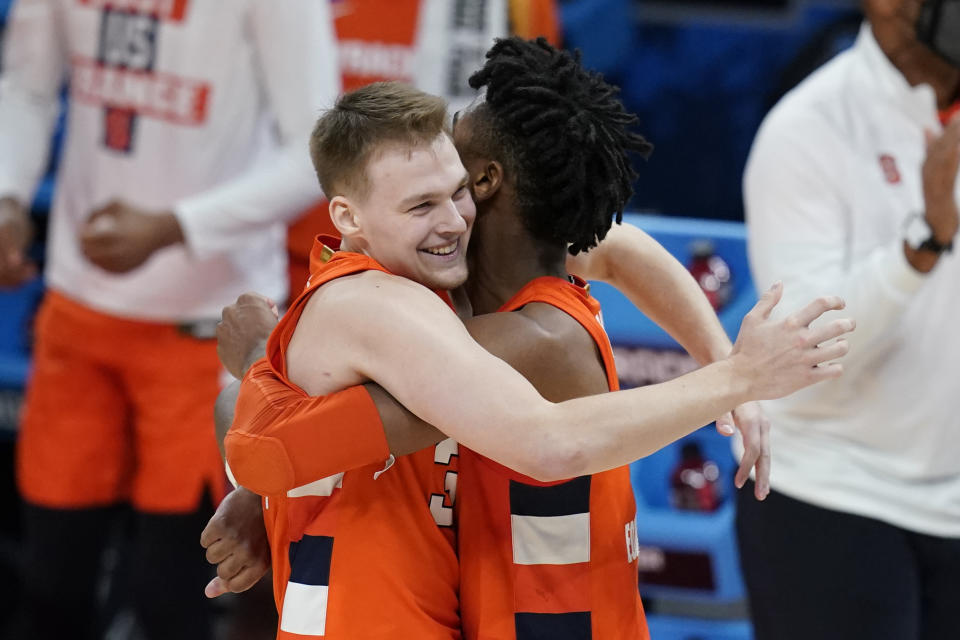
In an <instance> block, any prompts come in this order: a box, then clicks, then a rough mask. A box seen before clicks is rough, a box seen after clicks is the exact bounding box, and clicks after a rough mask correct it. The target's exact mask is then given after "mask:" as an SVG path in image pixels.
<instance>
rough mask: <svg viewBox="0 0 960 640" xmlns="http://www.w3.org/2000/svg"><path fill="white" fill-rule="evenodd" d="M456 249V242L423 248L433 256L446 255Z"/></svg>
mask: <svg viewBox="0 0 960 640" xmlns="http://www.w3.org/2000/svg"><path fill="white" fill-rule="evenodd" d="M456 250H457V243H456V242H454V243H453V244H448V245H447V246H445V247H438V248H436V249H424V251H426V252H427V253H432V254H433V255H435V256H448V255H450V254H451V253H453V252H454V251H456Z"/></svg>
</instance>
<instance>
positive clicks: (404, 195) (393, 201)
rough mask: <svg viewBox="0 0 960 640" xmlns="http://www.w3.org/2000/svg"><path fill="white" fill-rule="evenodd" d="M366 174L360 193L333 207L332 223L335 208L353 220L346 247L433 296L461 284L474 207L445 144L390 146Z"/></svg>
mask: <svg viewBox="0 0 960 640" xmlns="http://www.w3.org/2000/svg"><path fill="white" fill-rule="evenodd" d="M365 173H366V178H367V180H366V182H367V184H368V185H369V188H368V189H367V190H366V191H367V192H366V193H365V194H358V195H354V196H353V197H351V195H350V194H344V195H343V196H338V197H336V198H334V199H333V200H332V201H331V213H332V214H333V217H334V221H335V222H336V220H337V217H338V213H337V208H338V207H340V213H342V214H346V213H348V214H349V216H350V218H351V226H349V228H342V229H341V232H343V233H344V237H345V239H346V240H347V242H348V244H349V246H350V248H351V249H353V250H360V251H363V252H364V253H366V254H367V255H369V256H370V257H372V258H374V259H375V260H377V261H378V262H379V263H380V264H382V265H383V266H384V267H385V268H387V269H388V270H389V271H390V272H392V273H394V274H396V275H399V276H403V277H405V278H410V279H411V280H415V281H416V282H419V283H421V284H423V285H426V286H428V287H430V288H432V289H452V288H455V287H458V286H460V285H461V284H463V282H464V281H465V280H466V279H467V262H466V252H467V244H468V243H469V240H470V231H471V229H472V227H473V221H474V218H475V217H476V208H475V206H474V204H473V200H472V199H471V197H470V191H469V189H468V187H467V173H466V170H465V169H464V168H463V164H462V163H461V162H460V157H459V156H458V155H457V150H456V149H455V148H454V146H453V142H452V141H451V140H450V137H449V136H448V135H446V134H445V133H444V134H441V135H439V136H437V138H436V139H435V140H434V141H433V142H432V143H430V144H425V145H420V146H415V147H412V148H410V147H406V146H404V145H400V144H391V143H388V144H386V145H385V146H384V147H383V148H381V149H379V150H376V151H374V152H373V153H372V154H371V156H370V159H369V161H368V163H367V166H366V172H365ZM338 226H339V225H338Z"/></svg>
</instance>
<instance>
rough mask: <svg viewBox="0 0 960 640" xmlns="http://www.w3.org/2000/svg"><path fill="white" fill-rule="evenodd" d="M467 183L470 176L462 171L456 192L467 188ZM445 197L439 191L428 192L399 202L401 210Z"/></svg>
mask: <svg viewBox="0 0 960 640" xmlns="http://www.w3.org/2000/svg"><path fill="white" fill-rule="evenodd" d="M469 182H470V174H469V173H467V172H466V171H464V172H463V177H462V178H460V182H459V184H457V190H458V191H459V190H460V189H461V188H463V187H465V186H467V184H469ZM445 195H446V194H445V193H442V192H440V191H431V192H428V193H418V194H417V195H415V196H410V197H409V198H404V199H403V200H401V201H400V207H401V208H403V207H409V206H412V205H415V204H419V203H421V202H423V201H425V200H434V199H437V198H442V197H444V196H445Z"/></svg>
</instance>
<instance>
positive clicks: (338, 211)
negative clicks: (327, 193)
mask: <svg viewBox="0 0 960 640" xmlns="http://www.w3.org/2000/svg"><path fill="white" fill-rule="evenodd" d="M330 221H331V222H333V226H335V227H336V228H337V231H339V232H340V235H341V236H342V237H344V238H348V239H352V238H359V237H361V235H362V230H361V225H360V221H359V220H358V217H357V211H356V208H355V207H354V206H353V204H352V203H351V202H350V200H348V199H347V198H346V197H345V196H342V195H341V196H334V197H333V198H332V199H331V200H330Z"/></svg>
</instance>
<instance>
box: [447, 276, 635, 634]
mask: <svg viewBox="0 0 960 640" xmlns="http://www.w3.org/2000/svg"><path fill="white" fill-rule="evenodd" d="M533 302H542V303H546V304H550V305H553V306H555V307H557V308H558V309H560V310H562V311H564V312H565V313H567V314H569V315H570V316H572V317H573V318H574V319H575V320H577V321H578V322H579V323H580V324H581V325H583V327H584V329H586V330H587V331H588V332H589V333H590V335H591V336H592V337H593V339H594V340H595V341H596V344H597V346H598V347H599V349H600V352H601V354H602V356H603V363H604V365H605V367H606V371H607V382H608V384H609V386H610V390H611V391H615V390H616V389H618V387H619V385H618V382H617V373H616V367H615V365H614V361H613V351H612V349H611V347H610V341H609V340H608V338H607V335H606V333H605V332H604V330H603V326H602V324H601V319H600V305H599V303H597V301H596V300H594V299H593V298H591V297H590V295H589V293H588V292H587V289H586V286H585V285H584V283H583V282H582V281H579V282H577V283H575V284H571V283H570V282H567V281H566V280H562V279H560V278H554V277H543V278H537V279H535V280H533V281H531V282H530V283H529V284H527V285H526V286H525V287H524V288H523V289H521V290H520V291H519V292H518V293H517V295H516V296H514V297H513V298H512V299H511V300H510V301H509V302H507V303H506V304H505V305H504V306H503V307H501V309H500V311H515V310H517V309H520V308H522V307H523V306H524V305H527V304H529V303H533ZM583 428H584V429H589V428H590V425H588V424H585V425H583ZM460 467H461V470H462V473H461V474H460V481H459V485H458V489H457V514H458V515H457V521H458V526H457V528H458V544H459V554H460V576H461V580H460V608H461V617H462V620H463V633H464V638H466V639H468V640H532V639H534V638H536V639H540V638H550V639H551V640H588V639H592V640H620V639H623V640H626V639H630V640H635V639H640V638H649V633H648V631H647V625H646V619H645V618H644V613H643V606H642V604H641V603H640V595H639V592H638V588H637V552H638V544H637V537H636V529H635V526H636V524H635V515H636V504H635V502H634V495H633V489H632V487H631V485H630V473H629V471H628V468H627V467H620V468H618V469H613V470H611V471H607V472H604V473H598V474H595V475H592V476H583V477H579V478H573V479H571V480H567V481H561V482H555V483H543V482H538V481H536V480H533V479H531V478H528V477H526V476H523V475H521V474H519V473H516V472H515V471H512V470H510V469H508V468H506V467H503V466H501V465H499V464H497V463H495V462H493V461H492V460H489V459H488V458H485V457H483V456H481V455H480V454H478V453H476V452H474V451H470V450H467V449H463V450H462V451H461V459H460Z"/></svg>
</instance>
